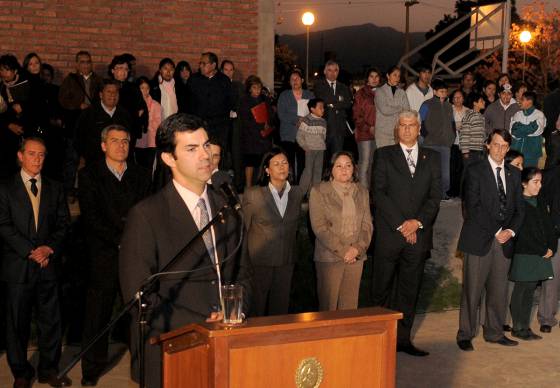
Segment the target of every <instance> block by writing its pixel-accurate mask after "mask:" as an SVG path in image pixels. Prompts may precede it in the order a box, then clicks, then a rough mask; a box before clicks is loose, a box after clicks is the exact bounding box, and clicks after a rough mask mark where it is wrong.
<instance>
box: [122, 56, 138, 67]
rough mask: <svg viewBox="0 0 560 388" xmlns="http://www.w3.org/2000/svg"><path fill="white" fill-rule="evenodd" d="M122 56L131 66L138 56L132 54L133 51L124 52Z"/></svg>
mask: <svg viewBox="0 0 560 388" xmlns="http://www.w3.org/2000/svg"><path fill="white" fill-rule="evenodd" d="M121 57H123V58H124V59H125V60H126V61H127V62H128V65H129V66H130V63H131V62H134V61H136V57H135V56H134V55H132V54H131V53H123V54H121Z"/></svg>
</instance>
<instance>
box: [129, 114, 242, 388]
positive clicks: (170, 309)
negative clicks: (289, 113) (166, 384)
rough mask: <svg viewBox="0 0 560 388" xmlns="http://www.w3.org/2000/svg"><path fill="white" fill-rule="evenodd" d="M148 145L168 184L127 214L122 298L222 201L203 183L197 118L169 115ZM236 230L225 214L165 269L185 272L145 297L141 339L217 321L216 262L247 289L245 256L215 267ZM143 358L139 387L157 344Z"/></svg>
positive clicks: (153, 372) (205, 164)
mask: <svg viewBox="0 0 560 388" xmlns="http://www.w3.org/2000/svg"><path fill="white" fill-rule="evenodd" d="M156 141H157V146H158V148H159V150H160V151H161V158H162V160H163V162H164V163H165V164H166V165H167V166H168V167H169V168H170V169H171V173H172V176H173V180H172V181H171V182H169V183H168V184H167V185H166V186H165V187H164V188H163V189H162V190H161V191H159V192H158V193H156V194H155V195H153V196H151V197H149V198H147V199H145V200H144V201H142V202H140V203H139V204H138V205H136V206H135V207H134V208H132V210H131V211H130V213H129V215H128V219H127V224H126V227H125V231H124V234H123V237H122V240H121V250H120V257H119V260H120V263H119V275H120V282H121V288H122V293H123V297H124V300H125V301H126V300H130V299H131V298H133V296H134V295H135V293H136V291H137V290H138V289H139V288H140V286H141V285H142V283H143V281H144V279H146V278H148V277H149V276H151V275H153V274H156V273H158V272H161V270H162V268H163V267H164V266H165V265H166V264H167V263H168V262H169V261H170V260H171V259H173V258H174V257H175V256H176V255H177V254H178V253H179V252H180V251H181V249H182V248H183V247H184V246H185V245H186V244H187V243H188V242H189V241H190V240H191V239H192V238H193V237H194V236H195V235H196V234H197V233H198V231H199V230H200V229H202V228H203V227H204V226H205V225H206V224H207V223H208V222H209V220H211V219H212V217H214V216H215V215H216V214H217V213H218V211H219V209H220V208H221V207H222V206H223V205H224V203H225V199H224V198H222V197H221V196H220V194H219V193H217V191H216V190H215V189H213V188H212V186H211V185H207V184H206V182H207V181H208V179H210V176H211V173H212V168H211V164H210V160H211V152H210V143H209V141H208V134H207V132H206V130H205V128H204V122H203V121H202V120H201V119H199V118H198V117H196V116H192V115H186V114H175V115H172V116H170V117H168V118H167V119H166V120H165V121H164V122H163V123H162V124H161V126H160V127H159V129H158V133H157V140H156ZM241 227H242V226H240V220H239V218H238V217H236V216H234V215H233V214H232V213H231V212H227V213H226V216H225V222H223V223H222V222H218V223H216V224H215V225H214V227H213V228H211V229H209V230H208V231H207V232H206V233H204V235H203V236H202V237H201V238H199V239H197V240H196V241H195V242H194V244H193V245H192V246H191V248H190V249H189V250H187V251H186V252H184V254H183V255H182V257H180V258H178V261H177V263H176V264H175V265H174V266H173V267H172V268H170V269H169V271H192V272H189V273H183V274H174V275H164V276H162V277H160V278H159V281H158V282H157V283H156V285H157V286H156V287H155V289H154V291H153V292H152V293H150V294H147V295H145V299H146V300H147V301H148V302H149V307H148V314H147V322H148V323H147V324H148V327H147V329H146V332H147V335H146V341H148V339H149V338H150V337H153V336H157V335H159V334H162V333H165V332H168V331H171V330H174V329H177V328H180V327H182V326H184V325H186V324H189V323H197V322H204V321H218V320H221V318H222V316H221V312H220V299H219V292H218V287H219V284H218V276H217V272H216V270H215V267H214V263H215V262H216V260H219V262H220V264H221V266H220V267H221V275H222V279H223V281H224V282H232V281H234V280H235V281H237V282H240V283H242V284H243V285H244V286H245V290H246V291H249V289H248V283H247V281H248V279H247V276H246V275H247V273H248V271H247V267H246V265H245V260H244V259H241V256H243V257H246V256H245V255H239V254H238V255H237V256H234V257H232V258H231V259H230V260H227V261H225V262H223V261H224V259H226V258H227V257H228V256H229V255H231V254H232V252H234V250H235V247H236V246H237V244H238V242H239V232H240V228H241ZM245 305H246V302H245ZM244 307H245V306H244ZM245 311H246V310H245ZM134 345H135V343H134V341H133V347H134ZM145 355H146V359H145V360H146V363H145V365H146V368H145V371H146V375H145V377H146V380H145V381H146V386H147V387H149V388H153V387H159V386H160V385H161V351H160V349H159V345H158V346H153V345H150V344H149V343H148V342H146V351H145ZM134 357H135V355H134V354H133V372H132V373H133V378H138V376H139V375H138V369H137V366H138V360H135V359H134ZM135 364H136V365H135ZM134 366H136V368H135V367H134Z"/></svg>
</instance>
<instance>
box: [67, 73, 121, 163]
mask: <svg viewBox="0 0 560 388" xmlns="http://www.w3.org/2000/svg"><path fill="white" fill-rule="evenodd" d="M119 88H120V85H119V83H118V81H116V80H104V81H103V88H102V89H101V92H100V93H99V97H100V101H99V102H94V103H93V105H91V106H90V107H89V108H87V109H86V110H84V111H83V112H82V114H81V115H80V117H79V118H78V122H77V123H76V132H77V135H76V136H77V139H78V141H77V149H78V153H79V155H80V158H83V162H85V165H89V164H91V163H95V162H98V161H99V160H103V159H104V156H103V152H101V147H99V139H100V136H101V131H102V130H103V128H105V127H106V126H108V125H111V124H118V125H122V126H123V127H125V128H130V126H131V122H132V119H131V118H130V115H129V114H128V112H127V111H126V109H125V108H123V107H122V106H120V105H118V103H119Z"/></svg>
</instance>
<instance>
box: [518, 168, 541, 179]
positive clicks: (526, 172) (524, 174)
mask: <svg viewBox="0 0 560 388" xmlns="http://www.w3.org/2000/svg"><path fill="white" fill-rule="evenodd" d="M537 174H541V176H542V171H541V169H540V168H538V167H525V168H524V169H523V171H521V182H522V183H528V182H529V181H530V180H531V179H533V178H534V177H535V176H536V175H537Z"/></svg>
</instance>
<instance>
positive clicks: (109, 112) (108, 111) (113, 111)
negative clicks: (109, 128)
mask: <svg viewBox="0 0 560 388" xmlns="http://www.w3.org/2000/svg"><path fill="white" fill-rule="evenodd" d="M101 107H102V108H103V110H104V111H105V113H107V114H108V115H109V116H111V117H113V115H114V114H115V111H116V110H117V107H116V106H115V107H114V108H113V109H109V108H107V106H105V104H103V101H102V102H101Z"/></svg>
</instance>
